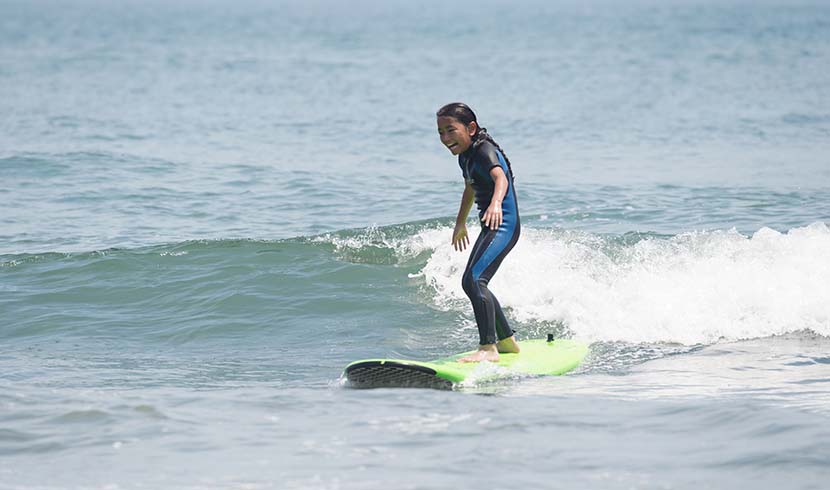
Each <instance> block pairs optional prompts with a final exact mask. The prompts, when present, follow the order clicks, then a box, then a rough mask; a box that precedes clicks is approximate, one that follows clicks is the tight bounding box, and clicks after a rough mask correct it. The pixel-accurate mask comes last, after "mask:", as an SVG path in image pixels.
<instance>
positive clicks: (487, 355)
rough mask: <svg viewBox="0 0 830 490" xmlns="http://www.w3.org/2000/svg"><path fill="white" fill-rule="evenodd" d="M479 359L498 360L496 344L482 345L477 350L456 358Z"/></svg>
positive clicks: (474, 360)
mask: <svg viewBox="0 0 830 490" xmlns="http://www.w3.org/2000/svg"><path fill="white" fill-rule="evenodd" d="M481 361H490V362H499V352H498V351H497V350H496V344H488V345H482V346H481V347H479V349H478V350H477V351H475V352H473V353H472V354H470V355H467V356H464V357H462V358H461V359H459V360H458V362H481Z"/></svg>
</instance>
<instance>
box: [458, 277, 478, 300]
mask: <svg viewBox="0 0 830 490" xmlns="http://www.w3.org/2000/svg"><path fill="white" fill-rule="evenodd" d="M461 287H462V288H463V289H464V292H465V293H467V296H469V297H473V295H475V294H476V281H475V280H474V279H473V275H472V274H471V273H470V272H465V273H464V275H463V276H462V277H461Z"/></svg>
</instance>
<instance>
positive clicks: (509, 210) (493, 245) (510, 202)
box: [473, 150, 519, 279]
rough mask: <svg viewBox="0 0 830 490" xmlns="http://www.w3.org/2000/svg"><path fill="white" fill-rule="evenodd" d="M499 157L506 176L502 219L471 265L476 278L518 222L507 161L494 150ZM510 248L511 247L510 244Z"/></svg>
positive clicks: (502, 247)
mask: <svg viewBox="0 0 830 490" xmlns="http://www.w3.org/2000/svg"><path fill="white" fill-rule="evenodd" d="M496 154H497V155H498V157H499V164H500V165H501V169H502V171H504V175H506V176H507V180H508V184H507V193H506V194H505V195H504V200H503V201H502V203H501V210H502V215H503V220H502V224H501V226H499V228H498V230H496V236H495V238H493V241H492V242H490V244H489V245H488V246H487V249H486V250H485V251H484V254H482V256H481V257H480V258H479V259H478V260H477V261H476V262H475V265H474V266H473V278H474V279H478V278H479V277H480V276H481V273H482V272H484V269H486V268H487V266H489V265H490V264H491V263H493V260H495V258H496V257H498V256H499V255H500V254H501V253H502V252H503V251H504V249H505V248H506V247H507V246H508V245H509V244H510V241H511V240H512V239H513V233H514V232H515V230H516V227H517V226H518V224H519V222H518V221H519V208H518V206H517V203H516V195H515V193H514V192H513V182H512V179H511V178H510V169H508V168H507V162H506V161H505V160H504V156H503V155H502V154H501V152H500V151H498V150H496ZM510 248H513V247H512V245H511V247H510Z"/></svg>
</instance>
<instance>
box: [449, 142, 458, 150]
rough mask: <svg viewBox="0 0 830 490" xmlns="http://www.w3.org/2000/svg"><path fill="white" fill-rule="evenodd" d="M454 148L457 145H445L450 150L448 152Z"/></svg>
mask: <svg viewBox="0 0 830 490" xmlns="http://www.w3.org/2000/svg"><path fill="white" fill-rule="evenodd" d="M456 146H458V143H453V144H451V145H447V148H448V149H450V150H453V149H454V148H455V147H456Z"/></svg>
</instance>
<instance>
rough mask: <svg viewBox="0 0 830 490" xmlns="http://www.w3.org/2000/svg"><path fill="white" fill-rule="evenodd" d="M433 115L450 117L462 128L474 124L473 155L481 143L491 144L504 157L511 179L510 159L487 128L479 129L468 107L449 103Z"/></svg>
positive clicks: (474, 115)
mask: <svg viewBox="0 0 830 490" xmlns="http://www.w3.org/2000/svg"><path fill="white" fill-rule="evenodd" d="M435 115H436V116H437V117H451V118H453V119H455V120H456V121H458V122H460V123H461V124H463V125H464V126H469V125H470V123H476V133H475V134H474V135H473V146H472V148H473V153H475V151H476V150H477V149H478V147H479V145H481V143H483V142H484V141H489V142H490V143H492V144H493V146H495V147H496V148H498V150H499V152H500V153H501V155H502V156H503V157H504V161H506V162H507V170H509V171H510V178H511V179H513V167H512V166H511V165H510V159H509V158H507V154H506V153H505V152H504V150H502V149H501V146H499V144H498V143H496V140H494V139H493V137H492V136H490V134H489V133H487V128H483V127H481V125H480V124H479V123H478V119H476V113H475V112H473V110H472V109H470V106H468V105H467V104H464V103H462V102H451V103H449V104H447V105H445V106H444V107H442V108H440V109H438V112H436V113H435Z"/></svg>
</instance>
